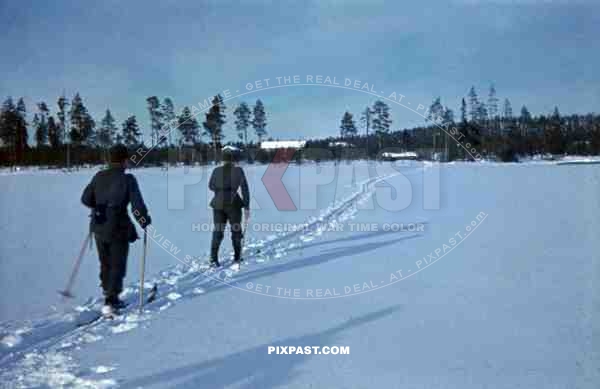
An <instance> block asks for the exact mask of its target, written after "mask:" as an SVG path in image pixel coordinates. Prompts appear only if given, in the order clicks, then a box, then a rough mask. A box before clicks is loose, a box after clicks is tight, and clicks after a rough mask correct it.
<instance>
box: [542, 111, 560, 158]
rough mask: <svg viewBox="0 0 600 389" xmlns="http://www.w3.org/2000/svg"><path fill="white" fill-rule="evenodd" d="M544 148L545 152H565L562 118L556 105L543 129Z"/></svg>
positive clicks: (556, 153)
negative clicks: (546, 125)
mask: <svg viewBox="0 0 600 389" xmlns="http://www.w3.org/2000/svg"><path fill="white" fill-rule="evenodd" d="M544 149H545V150H546V152H549V153H551V154H555V155H558V154H562V153H564V152H565V144H564V135H563V132H562V119H561V117H560V113H559V112H558V107H555V108H554V112H553V113H552V116H551V117H550V121H549V123H548V127H547V128H545V129H544Z"/></svg>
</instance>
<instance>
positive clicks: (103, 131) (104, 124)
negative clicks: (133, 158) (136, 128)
mask: <svg viewBox="0 0 600 389" xmlns="http://www.w3.org/2000/svg"><path fill="white" fill-rule="evenodd" d="M116 134H117V126H116V124H115V119H114V118H113V116H112V114H111V113H110V110H109V109H107V110H106V113H105V114H104V118H102V121H101V122H100V129H99V130H98V139H97V142H98V145H99V146H100V147H102V148H104V149H108V148H110V147H111V146H112V145H113V142H114V139H115V135H116Z"/></svg>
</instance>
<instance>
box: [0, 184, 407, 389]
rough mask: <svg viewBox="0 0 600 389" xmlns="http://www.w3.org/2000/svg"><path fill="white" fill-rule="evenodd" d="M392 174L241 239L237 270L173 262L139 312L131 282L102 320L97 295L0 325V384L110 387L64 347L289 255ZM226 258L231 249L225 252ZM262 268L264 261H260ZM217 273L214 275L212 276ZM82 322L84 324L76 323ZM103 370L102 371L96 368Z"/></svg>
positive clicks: (115, 331)
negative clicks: (119, 306) (297, 219)
mask: <svg viewBox="0 0 600 389" xmlns="http://www.w3.org/2000/svg"><path fill="white" fill-rule="evenodd" d="M394 175H396V174H392V175H388V176H385V177H376V178H371V179H369V180H366V181H364V182H362V183H359V184H357V186H358V187H359V190H358V191H356V192H354V193H353V194H351V195H350V196H348V197H346V198H345V199H343V200H341V201H337V202H334V203H333V204H331V205H330V206H329V207H327V208H326V209H324V210H323V211H321V214H320V216H319V217H316V218H315V217H310V218H308V220H307V221H306V222H305V223H304V224H303V225H302V226H301V227H302V228H300V229H298V230H297V231H291V232H289V231H288V232H281V233H279V234H276V235H271V236H269V237H268V238H267V239H264V240H258V241H250V242H246V244H245V247H244V259H245V260H244V265H243V266H242V269H241V270H240V271H239V272H234V271H231V270H230V269H229V265H230V264H231V260H226V261H224V262H223V268H222V269H221V270H217V271H214V270H208V262H207V260H194V261H192V263H191V264H190V265H189V266H184V265H182V264H177V265H175V266H172V267H170V268H167V269H166V270H163V271H162V272H160V273H159V278H158V279H155V280H153V281H154V283H153V282H148V283H145V285H144V286H145V288H148V289H150V288H151V287H152V286H153V285H154V284H156V285H157V286H158V291H159V292H158V295H157V297H156V300H154V301H153V302H151V303H148V304H146V305H145V306H144V310H143V312H142V313H141V315H140V314H139V312H138V310H137V301H138V298H139V294H138V291H137V288H136V286H134V285H133V284H132V285H130V286H129V287H127V288H125V289H124V291H123V294H122V296H123V299H124V300H125V301H127V302H129V307H128V308H126V309H125V310H124V312H123V313H122V314H120V315H118V316H116V317H115V318H114V319H112V320H108V319H104V318H101V319H99V320H96V321H93V322H91V323H88V322H89V321H91V320H92V319H93V318H94V317H95V315H97V313H96V312H97V310H98V309H99V307H100V304H101V301H100V299H89V300H88V301H87V302H86V303H85V304H83V305H80V306H77V307H75V308H73V309H72V311H71V312H67V313H62V314H61V313H58V312H57V313H55V314H53V315H51V316H48V317H47V318H45V319H42V320H39V321H37V322H31V321H27V322H25V323H16V322H7V323H0V335H1V340H0V382H12V383H14V385H15V387H30V386H39V385H49V386H51V387H54V386H64V385H73V386H76V387H100V388H102V387H111V386H114V385H116V384H117V383H116V382H115V381H114V380H107V379H100V380H91V379H81V378H78V377H77V376H75V375H74V374H73V373H71V372H72V371H77V365H76V363H75V362H74V361H73V359H72V358H71V357H70V356H68V354H67V353H68V351H69V350H72V349H75V348H79V347H80V346H82V345H85V344H88V343H93V342H97V341H99V340H101V339H103V338H105V337H108V336H114V335H117V336H118V335H119V334H122V333H125V332H129V331H132V330H134V329H135V328H137V327H139V326H140V324H142V325H143V323H144V322H145V321H148V320H150V319H152V318H153V317H154V315H155V314H159V313H160V312H162V311H164V310H168V309H169V308H171V307H172V306H173V304H175V303H176V302H179V301H180V300H184V299H185V297H194V296H198V295H201V294H206V293H209V292H210V291H211V290H214V289H217V288H219V287H223V286H228V285H229V284H227V283H225V282H223V280H222V278H221V277H220V274H221V273H223V274H225V275H226V276H227V277H230V278H232V281H233V282H235V281H236V278H238V277H243V276H244V273H247V272H248V271H249V270H252V268H253V267H255V265H261V264H268V263H269V262H270V261H272V260H274V259H280V258H283V257H285V256H287V254H288V250H296V249H298V248H302V247H303V246H304V245H305V243H308V242H311V241H312V240H314V239H315V237H317V236H320V235H322V234H323V231H324V230H326V229H327V228H330V227H335V225H336V224H338V223H344V222H346V221H347V220H349V219H352V218H353V217H354V216H355V214H356V212H357V210H358V208H357V207H358V205H360V204H363V203H364V202H366V201H367V200H368V199H369V198H370V197H371V196H372V195H373V193H374V191H375V184H377V183H378V182H380V181H383V180H385V179H389V178H390V177H392V176H394ZM229 257H231V253H230V255H229ZM262 266H264V265H262ZM215 276H216V277H215ZM81 323H88V324H83V325H79V324H81ZM114 369H115V368H105V367H103V366H98V367H97V368H96V373H100V372H102V373H106V372H108V371H111V370H114ZM99 370H102V371H99Z"/></svg>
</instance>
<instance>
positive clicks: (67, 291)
mask: <svg viewBox="0 0 600 389" xmlns="http://www.w3.org/2000/svg"><path fill="white" fill-rule="evenodd" d="M88 243H89V244H90V247H91V245H92V232H91V231H90V232H89V233H88V235H87V237H86V238H85V240H84V241H83V245H82V246H81V250H80V251H79V256H78V257H77V259H75V263H74V264H73V270H72V271H71V276H70V277H69V281H68V282H67V287H66V288H65V289H64V290H59V291H58V293H59V294H60V295H62V296H63V297H68V298H71V297H74V296H73V294H72V293H71V289H72V288H73V283H74V282H75V277H77V273H79V266H80V265H81V260H82V259H83V256H84V254H85V249H86V247H87V245H88Z"/></svg>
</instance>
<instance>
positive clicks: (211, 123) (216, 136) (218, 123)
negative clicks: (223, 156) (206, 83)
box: [202, 95, 226, 153]
mask: <svg viewBox="0 0 600 389" xmlns="http://www.w3.org/2000/svg"><path fill="white" fill-rule="evenodd" d="M225 108H226V107H225V104H224V103H223V98H222V97H221V95H217V96H215V97H214V98H213V101H212V106H211V107H210V109H209V110H208V112H207V113H206V121H205V122H204V123H202V126H203V127H204V135H207V136H208V137H209V138H210V140H211V142H212V145H213V148H214V151H215V153H216V152H217V149H218V147H219V146H220V144H221V140H222V138H223V125H224V124H225V114H224V112H225Z"/></svg>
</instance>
